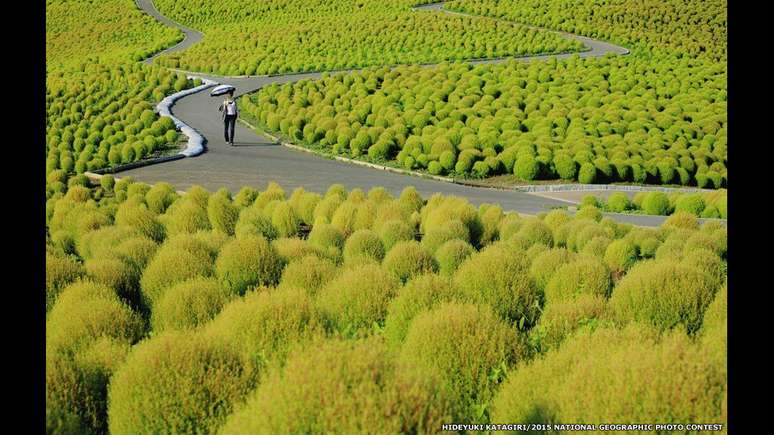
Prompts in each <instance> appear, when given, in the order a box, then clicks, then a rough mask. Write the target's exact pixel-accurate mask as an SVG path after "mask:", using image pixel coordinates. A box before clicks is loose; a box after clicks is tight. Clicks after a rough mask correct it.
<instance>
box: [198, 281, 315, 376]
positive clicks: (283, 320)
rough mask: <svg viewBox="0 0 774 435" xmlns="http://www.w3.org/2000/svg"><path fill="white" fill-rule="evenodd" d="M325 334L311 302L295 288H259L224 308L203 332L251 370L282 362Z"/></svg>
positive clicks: (300, 290)
mask: <svg viewBox="0 0 774 435" xmlns="http://www.w3.org/2000/svg"><path fill="white" fill-rule="evenodd" d="M323 333H324V330H323V324H322V320H321V317H320V314H319V312H318V311H317V309H316V308H315V306H314V303H313V300H312V299H311V298H310V297H309V296H308V295H307V294H306V293H305V292H304V291H303V290H302V289H299V288H295V287H282V288H277V289H267V288H265V287H260V288H258V289H257V290H255V291H252V292H249V293H248V294H246V295H245V297H244V298H239V299H236V300H234V301H233V302H231V303H230V304H228V305H226V306H225V308H223V310H222V311H221V312H220V314H218V315H217V317H215V319H213V320H212V321H211V322H210V323H208V324H207V325H206V326H205V328H204V334H205V335H206V336H207V337H208V339H211V340H214V341H218V342H222V343H224V344H226V345H227V346H228V347H229V348H231V349H233V350H234V351H235V352H237V353H238V354H240V355H241V356H242V357H243V358H245V360H246V361H247V363H248V364H250V365H251V366H263V365H264V364H267V363H270V362H282V361H284V360H285V358H286V357H287V355H288V354H289V353H290V352H291V350H292V349H293V348H294V347H295V346H303V345H304V344H305V343H306V342H307V341H308V340H310V339H312V338H314V337H317V336H320V335H321V334H323Z"/></svg>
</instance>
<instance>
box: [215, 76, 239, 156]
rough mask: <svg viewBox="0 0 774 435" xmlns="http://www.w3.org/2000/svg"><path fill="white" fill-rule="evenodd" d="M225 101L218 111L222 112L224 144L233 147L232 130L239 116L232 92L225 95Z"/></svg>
mask: <svg viewBox="0 0 774 435" xmlns="http://www.w3.org/2000/svg"><path fill="white" fill-rule="evenodd" d="M226 95H227V96H226V99H225V100H224V101H223V103H222V104H221V105H220V107H219V108H218V110H220V111H221V112H223V128H224V131H223V134H224V136H225V138H226V143H228V144H229V145H231V146H234V128H235V127H236V119H237V116H238V115H239V110H238V109H237V104H236V101H234V91H233V90H232V91H230V92H229V93H228V94H226Z"/></svg>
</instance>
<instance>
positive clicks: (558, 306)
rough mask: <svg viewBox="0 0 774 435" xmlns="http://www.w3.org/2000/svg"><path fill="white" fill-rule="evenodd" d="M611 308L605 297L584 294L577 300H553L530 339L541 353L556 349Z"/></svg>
mask: <svg viewBox="0 0 774 435" xmlns="http://www.w3.org/2000/svg"><path fill="white" fill-rule="evenodd" d="M606 307H607V301H606V300H605V298H604V296H599V295H595V294H580V295H578V296H576V297H575V298H573V299H568V300H558V301H552V302H551V303H549V304H547V305H546V307H545V308H544V309H543V312H542V314H541V315H540V321H539V322H538V324H537V326H536V327H535V328H533V329H532V330H531V331H530V338H531V339H532V341H533V342H534V343H535V347H536V348H537V349H538V350H540V351H543V352H545V351H548V350H551V349H556V348H558V347H559V345H560V344H561V343H562V342H563V341H564V340H565V338H566V337H568V336H569V335H571V334H572V333H573V332H574V331H576V330H577V329H579V328H582V327H583V326H584V325H588V326H592V325H594V322H597V321H599V319H601V318H602V317H603V316H604V314H605V310H606Z"/></svg>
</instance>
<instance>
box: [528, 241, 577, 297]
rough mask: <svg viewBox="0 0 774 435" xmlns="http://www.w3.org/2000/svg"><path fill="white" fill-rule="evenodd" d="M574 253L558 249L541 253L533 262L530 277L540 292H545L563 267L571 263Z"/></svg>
mask: <svg viewBox="0 0 774 435" xmlns="http://www.w3.org/2000/svg"><path fill="white" fill-rule="evenodd" d="M571 258H572V253H570V251H568V250H566V249H562V248H556V249H549V250H546V251H543V252H541V253H540V254H538V255H537V256H536V257H534V259H533V260H532V264H531V265H530V267H529V275H530V277H531V278H532V279H533V280H534V283H535V286H536V287H537V288H538V289H539V290H541V291H542V290H545V288H546V285H548V282H549V281H550V280H551V277H553V276H554V274H555V273H556V271H557V270H558V269H559V267H561V266H562V265H564V264H566V263H568V262H570V260H571Z"/></svg>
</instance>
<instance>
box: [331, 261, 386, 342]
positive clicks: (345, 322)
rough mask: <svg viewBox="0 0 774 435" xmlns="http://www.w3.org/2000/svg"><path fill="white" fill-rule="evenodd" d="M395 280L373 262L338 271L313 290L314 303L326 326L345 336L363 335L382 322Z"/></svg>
mask: <svg viewBox="0 0 774 435" xmlns="http://www.w3.org/2000/svg"><path fill="white" fill-rule="evenodd" d="M399 284H400V283H399V282H398V280H397V279H396V278H395V277H394V276H392V275H391V274H390V273H388V272H386V271H384V270H383V269H382V268H380V267H379V266H376V265H372V264H367V265H363V266H356V267H353V268H351V269H348V270H346V271H344V272H342V273H341V274H340V275H339V276H338V277H336V278H335V279H333V280H332V281H330V282H328V284H326V285H325V286H324V287H323V288H321V289H320V290H319V291H318V292H317V306H318V307H319V308H320V311H321V312H322V314H323V316H324V318H325V320H326V322H327V324H328V326H329V327H330V328H331V329H334V330H336V331H338V332H340V333H342V334H344V335H345V336H347V335H354V334H358V335H359V334H366V333H367V332H368V330H370V329H371V328H372V327H373V326H374V325H375V324H379V325H381V324H383V323H384V318H385V316H386V315H387V304H388V303H389V301H390V299H392V297H393V296H394V295H395V292H396V291H397V289H398V286H399Z"/></svg>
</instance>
